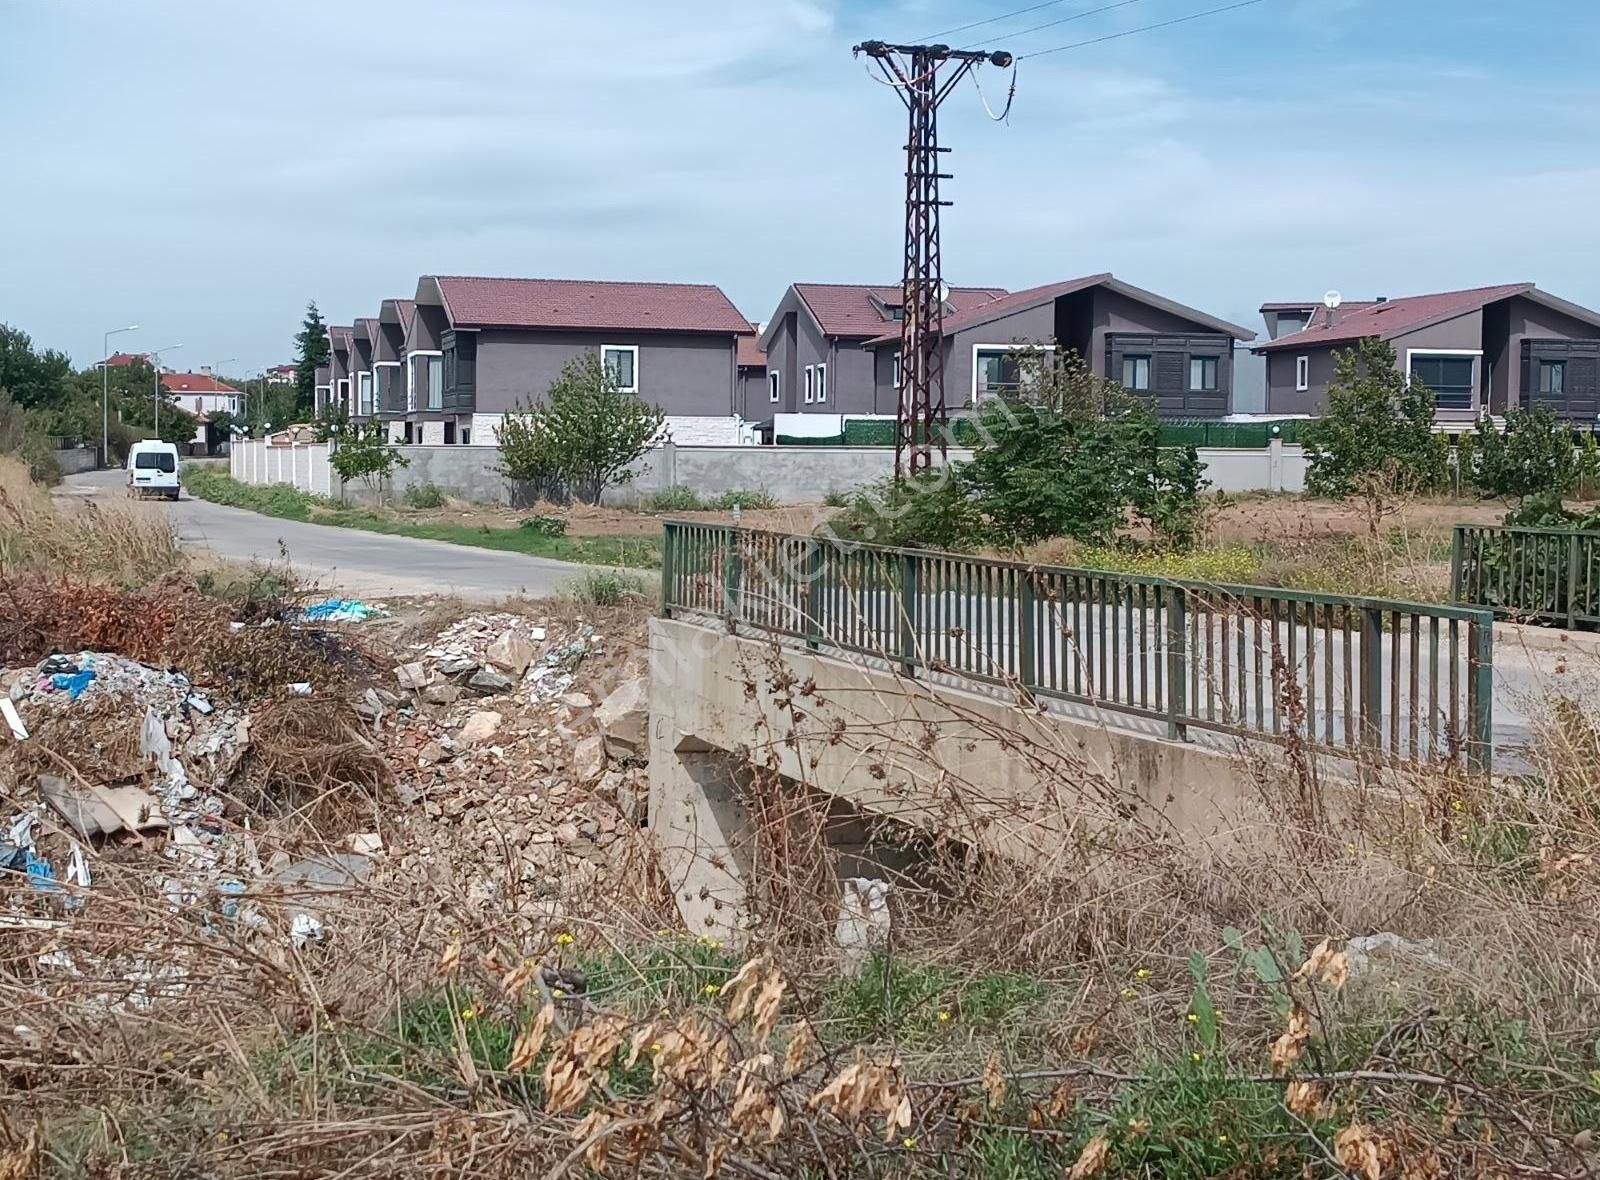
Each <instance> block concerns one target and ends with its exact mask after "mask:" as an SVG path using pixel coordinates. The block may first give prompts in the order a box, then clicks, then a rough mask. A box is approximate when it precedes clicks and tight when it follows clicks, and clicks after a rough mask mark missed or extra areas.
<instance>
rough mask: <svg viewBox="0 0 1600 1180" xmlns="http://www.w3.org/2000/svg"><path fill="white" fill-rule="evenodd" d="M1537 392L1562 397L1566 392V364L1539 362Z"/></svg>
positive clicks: (1561, 362) (1563, 362) (1562, 362)
mask: <svg viewBox="0 0 1600 1180" xmlns="http://www.w3.org/2000/svg"><path fill="white" fill-rule="evenodd" d="M1539 392H1540V393H1550V394H1555V395H1556V396H1557V397H1561V396H1563V395H1564V394H1565V393H1566V392H1567V362H1566V361H1540V362H1539Z"/></svg>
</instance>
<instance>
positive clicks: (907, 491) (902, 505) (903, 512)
mask: <svg viewBox="0 0 1600 1180" xmlns="http://www.w3.org/2000/svg"><path fill="white" fill-rule="evenodd" d="M819 532H820V533H822V534H823V535H825V536H831V537H836V538H838V539H840V540H845V541H860V542H864V543H866V544H872V545H898V546H904V547H907V548H929V549H953V550H962V549H972V548H974V547H975V546H977V545H979V544H981V543H982V542H983V540H984V538H985V526H984V520H983V513H982V512H981V511H979V508H978V505H977V504H976V503H975V502H974V501H973V499H972V497H971V496H970V495H969V494H968V492H967V490H966V487H965V484H964V481H963V480H962V477H961V470H960V468H959V467H958V466H957V465H955V464H952V465H950V466H948V467H944V468H940V469H936V470H934V471H932V472H929V473H928V474H927V475H923V476H919V477H915V478H911V479H904V480H896V479H894V478H893V477H890V478H888V479H885V480H883V481H881V482H880V483H877V484H873V485H871V486H870V487H867V488H865V489H863V490H862V491H859V492H857V493H856V494H855V496H854V497H853V498H852V499H851V501H850V504H849V507H848V508H846V509H845V511H843V512H842V513H840V514H839V515H838V516H836V517H835V518H834V519H833V520H831V521H828V522H827V523H826V524H824V525H822V527H821V529H820V530H819Z"/></svg>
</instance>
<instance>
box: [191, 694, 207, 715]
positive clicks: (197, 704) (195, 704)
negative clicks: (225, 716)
mask: <svg viewBox="0 0 1600 1180" xmlns="http://www.w3.org/2000/svg"><path fill="white" fill-rule="evenodd" d="M188 705H189V708H191V709H193V710H194V711H195V712H196V713H199V714H200V715H201V716H205V715H206V714H208V713H210V712H211V702H210V701H208V700H206V698H205V697H203V696H201V695H200V694H199V693H191V694H190V695H189V700H188Z"/></svg>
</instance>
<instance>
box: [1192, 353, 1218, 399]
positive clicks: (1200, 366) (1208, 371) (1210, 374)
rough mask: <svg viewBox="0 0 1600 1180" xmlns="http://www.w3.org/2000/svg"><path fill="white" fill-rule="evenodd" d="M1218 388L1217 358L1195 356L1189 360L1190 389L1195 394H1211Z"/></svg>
mask: <svg viewBox="0 0 1600 1180" xmlns="http://www.w3.org/2000/svg"><path fill="white" fill-rule="evenodd" d="M1216 387H1217V358H1216V357H1214V356H1195V357H1190V358H1189V388H1190V389H1191V390H1193V391H1195V392H1209V391H1212V390H1214V389H1216Z"/></svg>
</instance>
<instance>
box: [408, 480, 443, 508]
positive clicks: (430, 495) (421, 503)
mask: <svg viewBox="0 0 1600 1180" xmlns="http://www.w3.org/2000/svg"><path fill="white" fill-rule="evenodd" d="M444 501H445V495H444V489H443V488H441V487H440V486H439V485H438V484H435V483H414V484H412V485H411V486H410V487H408V488H407V489H406V491H405V502H406V507H407V508H443V507H444Z"/></svg>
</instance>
